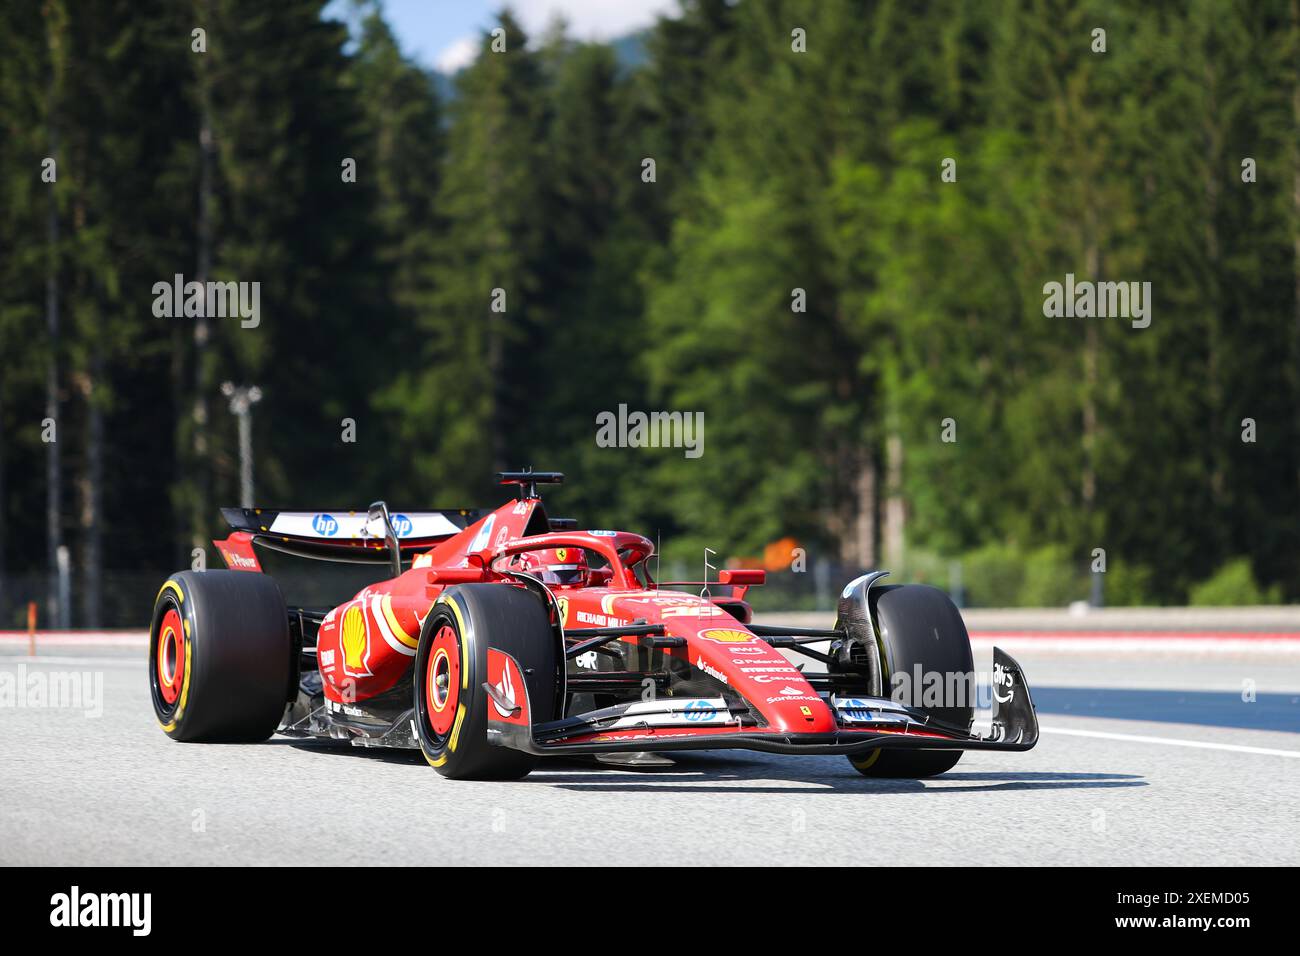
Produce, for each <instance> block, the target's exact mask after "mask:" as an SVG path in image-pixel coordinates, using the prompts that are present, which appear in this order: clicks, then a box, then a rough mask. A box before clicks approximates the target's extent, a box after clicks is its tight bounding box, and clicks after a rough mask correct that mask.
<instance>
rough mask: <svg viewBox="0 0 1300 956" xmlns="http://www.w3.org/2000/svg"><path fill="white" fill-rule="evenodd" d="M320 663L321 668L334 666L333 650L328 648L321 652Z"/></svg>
mask: <svg viewBox="0 0 1300 956" xmlns="http://www.w3.org/2000/svg"><path fill="white" fill-rule="evenodd" d="M320 662H321V666H322V667H333V666H334V649H333V648H330V649H329V650H324V651H321V652H320Z"/></svg>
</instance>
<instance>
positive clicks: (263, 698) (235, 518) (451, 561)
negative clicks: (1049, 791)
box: [149, 471, 1038, 779]
mask: <svg viewBox="0 0 1300 956" xmlns="http://www.w3.org/2000/svg"><path fill="white" fill-rule="evenodd" d="M498 477H499V479H500V481H501V482H502V483H503V484H511V485H514V486H515V487H516V489H517V498H516V500H514V501H510V502H507V503H506V504H504V505H502V506H501V507H499V508H497V509H495V510H493V511H490V512H473V511H437V512H420V513H414V512H412V513H406V514H390V513H389V510H388V508H387V507H386V506H385V505H384V503H383V502H377V503H376V504H374V505H372V506H371V507H370V508H369V510H368V511H367V512H364V513H361V512H321V513H312V512H288V511H278V512H277V511H267V510H255V509H249V510H246V509H224V510H223V514H224V517H225V518H226V520H227V521H228V523H229V524H230V525H231V527H232V529H233V531H232V533H231V534H230V536H229V537H227V538H225V539H224V540H220V541H216V542H214V544H215V545H216V546H217V548H218V549H219V551H220V552H221V554H222V556H223V557H224V559H225V561H226V564H227V567H228V570H211V571H201V572H196V571H183V572H180V573H178V574H175V575H173V576H172V577H171V578H169V579H168V580H167V582H166V583H164V584H163V586H162V589H161V590H160V592H159V594H158V598H157V601H156V604H155V607H154V612H153V619H152V625H151V629H150V642H149V685H150V691H151V696H152V699H153V707H154V710H155V712H156V715H157V717H158V721H159V723H160V724H161V725H162V729H163V730H164V731H165V732H166V733H167V734H168V735H169V736H171V737H173V738H174V739H176V740H182V741H259V740H265V739H266V738H268V737H269V736H271V735H272V734H273V733H277V732H278V733H280V734H285V735H289V736H294V737H316V738H332V739H336V740H339V741H345V742H350V743H351V744H353V745H357V746H381V747H406V748H413V749H414V748H418V749H419V750H420V751H422V752H423V754H424V756H425V757H426V758H427V760H428V762H429V763H430V764H432V765H433V766H434V767H435V768H437V770H438V771H439V772H440V773H441V774H443V775H444V776H447V777H454V778H490V779H510V778H518V777H522V776H524V775H525V774H527V773H528V772H529V771H530V770H532V769H533V768H534V767H535V766H536V765H537V763H538V761H539V760H540V758H542V757H547V756H553V755H556V756H558V755H563V756H567V757H572V756H574V755H581V754H589V755H600V754H628V753H642V754H644V753H656V752H661V751H678V750H716V749H721V748H745V749H750V750H758V751H766V752H769V753H778V754H794V755H799V754H819V755H824V754H842V755H844V756H845V757H847V758H848V759H849V761H851V762H852V764H853V766H854V767H855V768H857V769H858V770H859V771H860V772H861V773H863V774H865V775H867V776H887V777H899V776H901V777H924V776H930V775H933V774H937V773H942V772H943V771H945V770H948V769H950V768H951V767H952V766H953V765H954V764H956V763H957V761H958V759H959V758H960V757H961V754H962V752H963V751H966V750H1028V749H1029V748H1031V747H1033V746H1034V744H1035V743H1036V742H1037V740H1038V723H1037V718H1036V715H1035V711H1034V705H1033V702H1032V700H1031V699H1030V693H1029V688H1028V686H1027V685H1026V683H1025V679H1024V675H1023V673H1022V672H1021V669H1020V667H1019V665H1018V664H1017V663H1016V662H1015V661H1014V660H1012V659H1011V657H1009V656H1008V655H1007V654H1005V653H1003V652H1002V650H1001V649H1000V648H995V649H994V672H993V680H992V684H993V687H992V691H993V693H992V702H991V703H992V724H991V729H990V732H989V733H987V734H985V735H982V736H978V735H975V734H973V733H972V731H971V727H972V723H973V718H974V682H973V676H974V675H973V672H974V665H973V660H972V654H971V646H970V640H969V638H968V636H967V633H966V628H965V625H964V624H963V622H962V619H961V615H960V614H959V613H958V611H957V608H956V607H955V606H954V605H953V604H952V602H951V601H950V600H949V599H948V597H947V596H946V595H945V594H944V593H943V592H942V591H939V590H937V589H935V588H932V587H928V586H922V585H902V586H892V585H886V584H882V583H881V579H882V578H883V577H884V576H885V575H886V574H887V573H888V572H885V571H877V572H874V573H869V574H864V575H862V576H861V577H859V578H857V579H856V580H854V581H851V582H849V583H848V584H847V585H846V586H845V587H844V590H843V592H842V593H841V595H840V599H839V614H838V619H837V621H836V623H835V626H834V628H831V629H813V628H798V627H780V626H772V625H758V624H755V623H753V622H752V611H751V608H750V606H749V604H748V603H747V602H746V600H745V594H746V591H747V590H748V588H750V587H752V586H754V585H758V584H762V583H763V581H764V572H762V571H758V570H745V569H735V570H721V571H719V572H718V574H717V580H715V581H707V582H689V583H688V582H677V583H676V585H674V584H658V583H656V581H655V579H654V578H653V577H652V576H651V570H650V562H649V560H648V559H649V558H650V557H651V556H652V554H653V552H654V546H653V545H652V543H651V542H650V541H649V540H648V539H646V538H644V537H642V536H641V535H639V534H633V533H631V532H627V531H601V530H596V531H580V530H577V528H576V523H575V522H574V521H572V520H569V519H551V518H548V517H547V514H546V511H545V509H544V507H543V505H542V502H541V500H540V497H539V495H538V491H537V487H538V485H539V484H544V483H549V482H558V481H560V480H561V479H562V477H563V476H561V475H559V474H558V473H555V472H532V471H524V472H507V473H503V474H501V475H499V476H498ZM272 551H279V552H287V553H289V554H291V555H295V556H299V557H309V558H320V559H326V560H335V561H360V562H377V563H378V564H379V565H380V566H383V565H384V564H387V566H388V567H389V568H390V569H391V576H390V577H388V578H387V579H386V580H382V581H379V582H378V583H374V584H370V585H368V586H366V587H364V588H363V589H362V590H361V591H360V592H359V593H357V594H356V595H355V596H353V597H351V598H350V599H348V600H345V601H343V602H342V603H340V604H338V605H337V606H330V607H286V604H285V599H284V597H283V596H282V592H281V589H280V587H279V586H278V585H277V583H276V581H275V580H274V579H273V578H272V577H271V576H270V575H268V574H266V573H263V569H262V561H261V560H260V559H259V552H261V553H262V556H263V559H264V558H265V557H266V556H267V552H272ZM384 573H385V572H384V571H380V572H379V574H380V575H382V574H384ZM688 584H689V587H690V588H691V589H692V590H691V591H684V590H681V588H682V587H684V586H687V585H688ZM783 652H786V653H783ZM787 653H789V654H790V656H789V657H787ZM796 653H797V654H798V655H802V656H803V657H806V658H807V659H808V661H813V662H817V663H818V664H820V665H822V666H821V667H820V668H816V673H813V672H811V671H809V672H805V670H804V665H799V666H796V664H794V663H792V660H795V659H796V657H795V654H796ZM805 663H806V662H805Z"/></svg>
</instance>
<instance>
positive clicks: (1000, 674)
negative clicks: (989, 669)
mask: <svg viewBox="0 0 1300 956" xmlns="http://www.w3.org/2000/svg"><path fill="white" fill-rule="evenodd" d="M1015 684H1016V675H1015V672H1014V671H1012V670H1009V669H1007V668H1005V667H1003V666H1002V665H1001V664H994V665H993V699H994V700H996V701H997V702H998V703H999V704H1009V703H1011V702H1012V701H1013V700H1015V697H1016V687H1015ZM999 688H1002V689H1003V691H1004V693H999V690H998V689H999Z"/></svg>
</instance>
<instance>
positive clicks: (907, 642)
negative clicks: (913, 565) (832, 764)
mask: <svg viewBox="0 0 1300 956" xmlns="http://www.w3.org/2000/svg"><path fill="white" fill-rule="evenodd" d="M871 604H872V610H873V614H872V619H873V620H874V621H875V626H876V633H877V643H878V645H879V647H880V662H881V668H882V677H883V685H884V693H885V694H886V695H889V696H893V697H894V699H896V700H900V702H901V703H904V704H907V705H909V706H914V707H918V708H919V709H921V710H923V711H925V712H926V713H927V714H929V715H930V716H931V717H932V718H933V719H934V720H936V721H939V722H942V723H943V724H944V725H945V726H946V727H948V728H950V729H957V730H961V731H969V730H970V726H971V723H972V722H973V721H974V719H975V708H974V706H973V701H974V683H973V682H974V671H975V659H974V656H973V655H972V654H971V647H970V636H969V635H968V634H967V633H966V623H965V622H964V621H963V620H962V617H961V612H960V611H958V610H957V606H956V605H955V604H953V603H952V601H951V600H950V599H949V598H948V595H947V594H945V593H944V592H943V591H940V590H939V589H938V588H934V587H930V586H929V585H924V584H904V585H894V586H889V587H878V588H873V589H872V591H871ZM918 665H919V666H920V671H921V674H922V675H928V674H940V675H943V680H942V683H941V685H940V686H937V687H932V688H930V689H929V691H928V692H927V689H926V688H925V686H924V681H923V683H922V685H921V686H913V685H915V684H916V681H915V675H916V668H917V666H918ZM895 675H905V677H904V678H902V681H903V683H902V686H903V688H904V689H906V690H908V691H910V693H908V694H905V695H904V696H903V697H902V698H901V699H900V697H899V693H898V687H897V686H896V681H895ZM948 675H953V676H952V677H949V676H948ZM936 690H937V691H938V693H937V695H935V693H934V692H935V691H936ZM932 695H933V696H932ZM935 696H937V697H938V698H939V699H937V700H936V699H935ZM961 755H962V751H960V750H891V749H888V748H883V749H880V750H872V751H869V752H868V753H865V754H862V755H861V756H856V757H850V758H849V762H850V763H852V764H853V766H854V767H855V768H856V769H857V771H858V772H859V773H861V774H863V775H865V776H868V777H933V776H934V775H936V774H940V773H943V772H944V771H945V770H951V769H952V768H953V767H954V766H956V764H957V761H958V760H960V759H961Z"/></svg>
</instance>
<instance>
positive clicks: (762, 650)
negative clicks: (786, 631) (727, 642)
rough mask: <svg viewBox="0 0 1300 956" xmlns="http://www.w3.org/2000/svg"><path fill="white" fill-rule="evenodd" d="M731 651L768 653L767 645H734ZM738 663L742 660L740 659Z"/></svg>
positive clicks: (738, 652)
mask: <svg viewBox="0 0 1300 956" xmlns="http://www.w3.org/2000/svg"><path fill="white" fill-rule="evenodd" d="M731 653H733V654H766V653H767V648H766V647H733V648H731ZM736 663H737V664H739V663H741V662H740V661H739V660H737V661H736Z"/></svg>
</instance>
